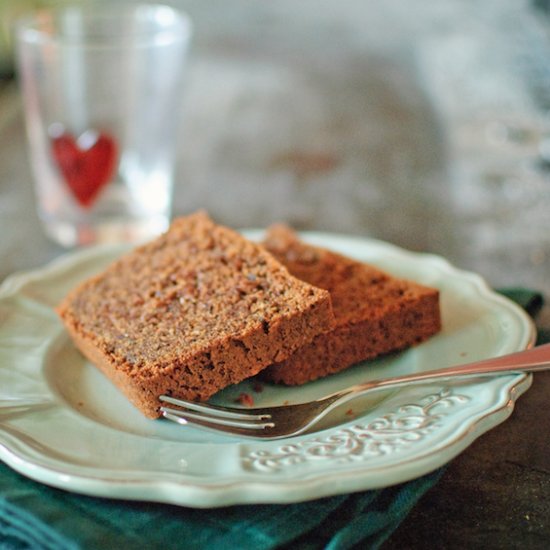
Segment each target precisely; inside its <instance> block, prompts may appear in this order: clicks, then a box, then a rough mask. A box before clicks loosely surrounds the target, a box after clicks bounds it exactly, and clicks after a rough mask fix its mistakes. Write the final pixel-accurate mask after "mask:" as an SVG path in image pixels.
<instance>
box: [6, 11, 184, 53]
mask: <svg viewBox="0 0 550 550" xmlns="http://www.w3.org/2000/svg"><path fill="white" fill-rule="evenodd" d="M152 14H155V16H156V21H155V24H156V25H157V26H156V28H154V29H152V30H148V31H144V30H139V31H138V30H134V31H132V30H129V29H125V30H124V32H121V33H120V34H115V33H114V32H110V34H109V33H108V32H105V33H98V34H86V33H78V32H67V31H66V30H64V29H63V28H62V23H61V22H62V21H64V20H67V19H68V18H73V19H74V20H75V22H76V21H77V20H80V21H87V22H92V21H95V22H100V21H102V20H103V21H105V22H108V21H110V22H111V23H112V22H113V21H114V22H116V23H117V24H116V25H115V27H116V29H115V30H121V31H122V27H123V25H122V22H123V21H139V20H140V19H141V20H143V21H146V20H147V19H149V20H150V21H154V20H155V18H153V17H151V16H152ZM119 23H120V24H119ZM191 31H192V24H191V20H190V18H189V15H188V14H187V13H186V12H185V11H183V10H181V9H178V8H175V7H174V6H172V5H169V4H162V3H148V2H139V3H128V2H120V3H116V4H103V3H102V4H94V3H92V4H86V5H82V6H75V5H71V6H65V7H51V8H42V9H38V10H36V11H35V12H33V13H28V14H26V15H24V16H23V17H21V18H20V19H19V20H17V21H16V22H15V24H14V32H15V36H16V38H17V41H18V42H24V43H34V44H42V45H46V44H51V45H63V46H74V47H83V48H97V47H101V48H109V47H116V48H120V47H121V44H122V41H121V40H120V39H121V38H124V37H128V38H132V39H134V40H135V39H136V38H139V39H140V41H139V44H140V45H144V46H147V45H154V44H157V43H158V42H159V38H161V39H162V43H166V42H167V41H168V42H178V41H182V42H185V41H188V40H189V38H190V35H191ZM115 38H117V40H113V39H115Z"/></svg>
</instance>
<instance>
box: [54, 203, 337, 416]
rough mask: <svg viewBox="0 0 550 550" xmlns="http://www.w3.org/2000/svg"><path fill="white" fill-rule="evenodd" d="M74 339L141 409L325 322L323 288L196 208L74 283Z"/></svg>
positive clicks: (229, 378)
mask: <svg viewBox="0 0 550 550" xmlns="http://www.w3.org/2000/svg"><path fill="white" fill-rule="evenodd" d="M57 312H58V314H59V316H60V317H61V319H62V321H63V323H64V325H65V327H66V329H67V331H68V332H69V334H70V336H71V337H72V339H73V341H74V343H75V344H76V346H77V347H78V348H79V349H80V350H81V351H82V353H83V354H84V355H85V356H86V357H87V358H88V359H89V360H90V361H91V362H92V363H94V364H95V365H96V366H97V367H99V369H101V370H102V371H103V372H104V373H105V374H106V375H107V376H108V377H109V378H110V379H111V380H112V381H113V382H114V383H115V384H116V385H117V386H118V387H119V388H120V389H121V390H122V392H124V393H125V394H126V396H127V397H128V398H129V399H130V401H131V402H132V403H134V405H135V406H136V407H138V408H139V409H140V410H141V411H142V412H143V413H144V414H145V415H146V416H149V417H152V418H156V417H158V416H159V400H158V397H159V396H160V395H161V394H167V395H172V396H174V397H180V398H183V399H187V400H206V399H208V398H209V397H210V396H212V395H213V394H214V393H216V392H217V391H219V390H220V389H222V388H224V387H226V386H228V385H230V384H234V383H237V382H240V381H241V380H243V379H245V378H248V377H250V376H253V375H255V374H257V373H258V372H259V371H261V370H262V369H263V368H265V367H266V366H268V365H269V364H271V363H279V362H281V361H283V360H284V359H285V358H287V357H288V356H290V355H291V354H292V353H293V352H294V351H296V350H297V349H298V348H302V347H303V346H304V345H305V344H307V343H308V342H310V341H311V340H312V339H313V338H314V337H315V336H316V335H317V334H320V333H322V332H325V331H327V330H329V329H330V327H331V326H332V323H333V320H334V316H333V313H332V308H331V301H330V295H329V293H328V292H327V291H326V290H321V289H318V288H316V287H313V286H312V285H310V284H308V283H306V282H303V281H300V280H298V279H296V278H295V277H293V276H291V275H290V274H289V273H288V271H287V269H286V268H285V267H283V266H282V265H281V264H280V263H279V262H277V261H276V260H275V259H274V258H273V257H272V256H271V255H270V254H269V253H267V252H266V251H265V249H263V248H262V247H261V246H260V245H258V244H256V243H253V242H250V241H248V240H247V239H245V238H243V237H242V236H241V235H240V234H238V233H237V232H235V231H232V230H231V229H228V228H226V227H223V226H220V225H217V224H215V223H214V222H213V221H212V220H211V219H210V218H209V217H208V216H207V215H206V214H205V213H203V212H198V213H195V214H192V215H190V216H187V217H183V218H179V219H177V220H175V221H174V222H173V224H172V225H171V227H170V229H169V230H168V231H167V232H166V233H165V234H164V235H162V236H160V237H159V238H157V239H156V240H154V241H152V242H150V243H148V244H145V245H143V246H141V247H139V248H137V249H135V250H134V251H132V252H130V253H128V254H127V255H125V256H123V257H122V258H121V259H119V260H118V261H116V262H115V263H114V264H112V265H111V266H110V267H108V268H107V269H106V271H104V272H103V273H101V274H100V275H98V276H95V277H93V278H91V279H89V280H86V281H85V282H83V283H82V284H81V285H80V286H78V287H77V288H76V289H74V290H73V291H71V292H70V293H69V294H68V295H67V296H66V298H65V299H64V300H63V302H62V303H61V304H60V305H59V307H58V308H57Z"/></svg>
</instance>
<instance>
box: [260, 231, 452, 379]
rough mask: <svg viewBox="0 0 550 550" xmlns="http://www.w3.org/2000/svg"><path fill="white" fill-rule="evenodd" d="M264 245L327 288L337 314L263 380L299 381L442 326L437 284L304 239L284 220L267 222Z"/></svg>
mask: <svg viewBox="0 0 550 550" xmlns="http://www.w3.org/2000/svg"><path fill="white" fill-rule="evenodd" d="M263 244H264V246H265V247H266V249H267V250H269V251H270V252H271V253H272V254H273V255H274V256H275V257H276V258H277V259H278V260H279V261H280V262H281V263H283V264H284V265H285V266H286V267H287V268H288V270H289V271H290V273H292V274H293V275H295V276H296V277H298V278H299V279H301V280H303V281H306V282H308V283H310V284H312V285H314V286H317V287H319V288H323V289H325V290H328V291H329V292H330V295H331V298H332V306H333V310H334V314H335V317H336V321H335V326H334V328H333V329H332V330H331V331H330V332H327V333H325V334H321V335H319V336H316V337H315V338H314V339H313V341H312V342H311V343H310V344H307V345H305V346H303V347H301V348H300V349H299V350H297V351H296V352H295V353H294V354H293V355H292V356H290V357H289V358H287V359H286V360H284V361H281V362H279V363H277V364H275V365H272V366H270V367H269V368H267V369H266V370H264V371H263V372H262V374H261V376H262V378H264V379H267V380H270V381H273V382H280V383H284V384H288V385H297V384H303V383H305V382H309V381H311V380H315V379H316V378H320V377H322V376H326V375H328V374H331V373H335V372H338V371H341V370H343V369H345V368H347V367H349V366H351V365H353V364H355V363H357V362H360V361H364V360H367V359H372V358H374V357H377V356H379V355H382V354H386V353H389V352H394V351H398V350H402V349H404V348H407V347H409V346H412V345H415V344H418V343H420V342H422V341H424V340H426V339H427V338H429V337H430V336H432V335H434V334H435V333H437V332H438V331H439V330H440V329H441V317H440V310H439V292H438V290H436V289H433V288H428V287H425V286H422V285H420V284H417V283H415V282H412V281H407V280H402V279H397V278H395V277H392V276H391V275H389V274H387V273H384V272H382V271H380V270H379V269H377V268H375V267H372V266H370V265H367V264H364V263H361V262H358V261H356V260H353V259H351V258H347V257H344V256H342V255H340V254H336V253H334V252H331V251H329V250H325V249H323V248H319V247H315V246H311V245H309V244H306V243H304V242H302V241H301V240H300V239H299V238H298V236H297V235H296V233H295V232H294V231H292V230H291V229H290V228H288V227H287V226H284V225H276V226H273V227H271V228H270V229H269V230H268V232H267V234H266V237H265V241H264V243H263Z"/></svg>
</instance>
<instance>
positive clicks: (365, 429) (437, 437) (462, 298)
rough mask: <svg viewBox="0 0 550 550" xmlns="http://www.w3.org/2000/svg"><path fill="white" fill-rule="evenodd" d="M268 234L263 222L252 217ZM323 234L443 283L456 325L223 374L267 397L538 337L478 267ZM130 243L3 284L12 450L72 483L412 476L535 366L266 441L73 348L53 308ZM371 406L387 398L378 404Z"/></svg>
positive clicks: (335, 489)
mask: <svg viewBox="0 0 550 550" xmlns="http://www.w3.org/2000/svg"><path fill="white" fill-rule="evenodd" d="M247 234H248V235H249V236H250V237H251V238H257V237H258V236H259V233H258V232H248V233H247ZM303 237H304V238H305V239H306V240H308V241H310V242H312V243H316V244H320V245H322V246H325V247H328V248H331V249H333V250H336V251H340V252H342V253H344V254H347V255H350V256H354V257H356V258H358V259H361V260H365V261H367V262H370V263H372V264H375V265H377V266H379V267H381V268H383V269H385V270H387V271H389V272H391V273H393V274H396V275H398V276H402V277H407V278H410V279H414V280H416V281H419V282H422V283H425V284H427V285H431V286H434V287H437V288H439V289H440V291H441V307H442V316H443V327H444V328H443V331H442V332H441V333H440V334H439V335H437V336H435V337H433V338H432V339H430V340H429V341H428V342H426V343H424V344H422V345H420V346H418V347H416V348H414V349H411V350H408V351H406V352H404V353H401V354H398V355H393V356H391V357H386V358H384V359H382V360H379V361H373V362H371V363H368V364H363V365H358V366H356V367H354V368H352V369H349V370H348V371H346V372H344V373H341V374H338V375H335V376H332V377H329V378H326V379H324V380H321V381H318V382H314V383H311V384H308V385H305V386H302V387H299V388H290V389H289V388H280V387H272V386H265V387H264V388H263V391H261V392H259V391H258V388H257V387H256V386H255V385H254V384H251V383H249V382H245V383H242V384H240V385H239V386H236V387H232V388H228V389H226V390H225V391H224V392H222V393H221V394H220V395H218V396H217V397H216V400H217V401H218V402H224V401H225V402H227V403H232V402H233V401H234V400H235V398H236V397H237V396H238V395H239V394H240V393H241V392H243V391H244V392H248V393H250V394H251V395H253V397H254V400H255V403H256V404H257V405H263V404H274V403H279V404H281V403H284V402H285V401H288V402H295V401H300V400H308V399H311V398H314V397H319V396H321V395H323V394H326V393H329V392H332V391H335V390H336V389H338V388H341V387H345V386H348V385H351V384H354V383H357V382H360V381H364V380H367V379H369V378H372V377H379V376H390V375H395V374H398V373H403V372H412V371H420V370H426V369H433V368H439V367H444V366H448V365H451V364H456V363H464V362H468V361H474V360H476V359H482V358H486V357H491V356H496V355H501V354H505V353H509V352H513V351H518V350H521V349H524V348H527V347H529V346H531V345H532V344H533V342H534V335H535V332H534V328H533V324H532V322H531V320H530V318H529V317H528V316H527V315H526V314H525V313H524V312H523V310H522V309H520V308H519V307H517V306H516V305H515V304H514V303H512V302H510V301H509V300H507V299H505V298H503V297H502V296H500V295H497V294H496V293H494V292H492V291H491V290H490V289H489V288H488V287H487V285H486V284H485V283H484V282H483V281H482V280H481V279H480V278H479V277H478V276H476V275H473V274H471V273H466V272H464V271H459V270H457V269H455V268H454V267H452V266H450V265H449V264H448V263H447V262H446V261H445V260H443V259H442V258H439V257H436V256H428V255H419V254H415V253H410V252H406V251H403V250H401V249H398V248H396V247H394V246H392V245H389V244H386V243H382V242H379V241H373V240H367V239H359V238H351V237H344V236H336V235H329V234H321V233H309V234H304V235H303ZM122 250H123V249H122V248H120V247H114V248H113V247H111V248H104V247H103V248H93V249H88V250H85V251H82V252H78V253H73V254H70V255H67V256H65V257H63V258H62V259H60V260H58V261H56V262H54V263H53V264H51V265H48V266H46V267H45V268H43V269H41V270H38V271H34V272H29V273H22V274H17V275H14V276H12V277H11V278H9V279H8V280H6V281H5V283H4V284H3V285H2V287H1V288H0V459H2V460H3V461H5V462H6V463H7V464H9V465H10V466H11V467H12V468H14V469H15V470H17V471H19V472H20V473H22V474H24V475H26V476H28V477H30V478H33V479H35V480H38V481H41V482H43V483H46V484H49V485H53V486H56V487H60V488H63V489H67V490H70V491H75V492H81V493H86V494H90V495H101V496H107V497H114V498H127V499H137V500H151V501H160V502H166V503H173V504H180V505H186V506H195V507H212V506H220V505H227V504H236V503H260V502H279V503H281V502H294V501H301V500H307V499H313V498H318V497H322V496H328V495H333V494H337V493H344V492H350V491H359V490H364V489H373V488H379V487H384V486H388V485H392V484H395V483H399V482H403V481H407V480H409V479H412V478H415V477H418V476H421V475H423V474H426V473H428V472H430V471H432V470H434V469H436V468H438V467H439V466H442V465H443V464H445V463H446V462H448V461H449V460H451V459H452V458H453V457H455V456H456V455H457V454H458V453H460V452H461V451H463V450H464V449H465V448H466V447H467V446H468V445H469V444H470V443H472V441H473V440H474V439H476V438H477V437H478V436H480V435H481V434H483V433H484V432H485V431H486V430H488V429H490V428H492V427H493V426H495V425H497V424H499V423H500V422H502V421H503V420H505V419H506V418H507V417H508V416H509V415H510V414H511V412H512V409H513V407H514V402H515V400H516V398H517V397H518V396H519V395H520V394H521V393H522V392H523V391H525V390H526V389H527V388H528V387H529V385H530V383H531V377H530V376H527V375H509V376H501V377H496V378H492V379H488V378H484V379H479V381H477V382H471V381H470V382H468V383H458V382H457V383H453V384H446V385H440V384H432V385H426V386H415V387H410V388H405V389H401V390H396V391H394V392H391V393H386V394H384V395H382V396H379V397H378V398H377V401H376V402H373V401H371V402H368V401H367V400H363V401H362V402H354V403H352V405H351V409H352V410H351V411H350V406H349V405H348V406H346V407H345V410H342V411H339V412H337V413H336V414H334V415H333V416H332V417H330V418H329V419H327V421H326V422H325V423H324V425H323V426H321V427H320V428H319V429H318V430H317V431H316V432H314V433H309V434H305V435H303V436H300V437H296V438H292V439H288V440H282V441H275V442H257V441H254V440H239V439H232V438H229V437H225V436H221V435H216V434H211V433H206V432H201V431H199V430H197V429H196V428H192V427H180V426H177V425H175V424H172V423H170V422H168V421H166V420H148V419H146V418H144V417H143V416H142V415H141V414H140V413H139V412H138V411H137V410H135V409H134V408H133V407H132V405H130V404H129V403H128V402H127V400H126V399H125V398H124V397H123V396H122V395H121V394H120V393H119V392H118V390H117V389H116V388H115V387H114V386H113V385H112V384H111V383H110V382H109V381H108V380H106V379H105V378H104V377H103V376H102V375H101V374H100V373H99V372H98V371H97V370H96V369H95V368H94V367H93V366H92V365H90V364H89V363H87V362H86V361H85V360H84V359H83V358H82V356H81V355H80V354H79V353H78V352H77V351H76V350H75V348H74V347H73V345H72V344H71V342H70V340H69V339H68V337H67V335H66V334H65V332H64V331H63V328H62V326H61V324H60V322H59V321H58V320H57V318H56V315H55V313H54V311H53V309H52V306H54V305H55V304H56V303H58V301H59V300H60V299H61V298H62V296H63V295H64V294H65V293H66V292H67V291H68V290H69V289H70V288H71V287H72V286H74V285H75V284H76V283H77V282H78V281H80V280H82V279H83V278H85V277H87V276H89V275H91V274H93V273H96V272H98V271H99V270H101V269H102V268H103V267H104V266H106V265H107V264H108V263H109V262H111V261H112V260H113V259H114V258H115V257H117V256H118V255H119V254H120V253H121V252H122ZM367 405H374V406H373V407H372V408H371V409H369V410H368V411H365V410H364V409H365V407H367Z"/></svg>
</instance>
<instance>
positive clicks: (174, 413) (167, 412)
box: [160, 407, 275, 430]
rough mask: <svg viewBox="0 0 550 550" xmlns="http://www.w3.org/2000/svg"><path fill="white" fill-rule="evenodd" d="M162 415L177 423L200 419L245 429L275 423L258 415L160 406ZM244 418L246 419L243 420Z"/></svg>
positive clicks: (214, 424) (216, 424)
mask: <svg viewBox="0 0 550 550" xmlns="http://www.w3.org/2000/svg"><path fill="white" fill-rule="evenodd" d="M160 410H161V412H162V415H163V416H164V417H165V418H167V419H168V420H172V421H174V422H178V423H179V424H187V423H188V422H187V421H188V420H191V421H200V422H201V423H205V424H209V425H211V426H213V427H215V426H229V427H232V428H243V429H247V430H265V429H266V428H273V427H274V426H275V424H274V423H273V422H263V419H261V418H259V416H260V415H255V416H256V418H254V416H252V415H251V416H250V417H247V416H246V415H241V416H243V417H244V418H242V419H240V420H239V419H231V418H222V417H219V416H209V415H204V414H202V413H198V414H197V413H193V412H191V411H185V410H181V409H172V408H171V407H161V409H160ZM245 419H246V420H245Z"/></svg>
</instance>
